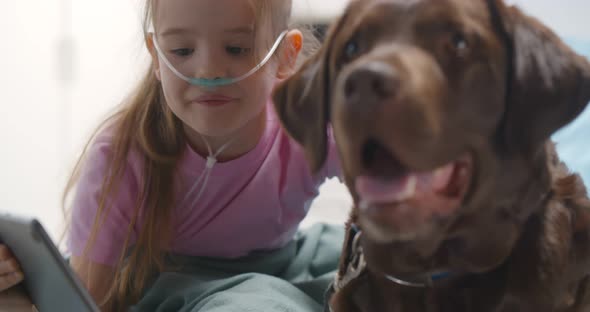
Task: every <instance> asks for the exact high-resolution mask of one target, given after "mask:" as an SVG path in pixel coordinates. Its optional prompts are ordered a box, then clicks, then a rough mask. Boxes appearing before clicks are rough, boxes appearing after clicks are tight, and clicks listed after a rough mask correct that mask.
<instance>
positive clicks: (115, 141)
mask: <svg viewBox="0 0 590 312" xmlns="http://www.w3.org/2000/svg"><path fill="white" fill-rule="evenodd" d="M156 2H157V1H156V0H146V5H145V10H144V21H143V29H144V35H145V36H146V37H145V38H146V39H147V36H148V30H149V28H150V26H151V25H152V24H153V16H154V8H155V6H156ZM291 2H292V1H291V0H250V3H251V4H252V8H253V10H254V12H255V13H256V23H257V25H255V26H256V29H257V30H261V29H270V30H271V32H272V35H273V36H268V37H274V38H276V36H278V34H279V33H280V32H281V31H283V30H285V29H287V28H288V27H289V25H288V20H289V19H290V16H291V6H292V3H291ZM304 37H310V38H306V39H305V40H306V41H305V42H304V46H306V45H307V47H306V49H307V50H308V52H311V51H312V50H314V49H315V47H316V46H317V41H314V40H313V36H304ZM310 39H312V40H310ZM268 40H269V42H270V41H274V39H272V38H269V39H268ZM269 44H270V43H269ZM302 54H304V55H305V54H307V53H305V52H304V53H302ZM122 104H123V105H122V106H121V108H120V109H119V110H118V111H117V112H116V113H114V114H113V115H112V116H110V117H109V118H107V119H106V120H105V121H104V122H103V123H102V124H101V125H100V126H99V127H98V128H97V130H95V132H94V134H93V135H92V137H91V139H90V140H89V141H88V143H87V144H86V147H85V148H84V151H83V153H82V156H81V157H80V158H79V159H78V162H77V163H76V166H75V167H74V170H73V171H72V174H71V176H70V178H69V180H68V182H67V185H66V187H65V190H64V193H63V197H62V204H63V206H64V211H66V210H67V209H66V206H67V205H66V202H67V201H66V199H67V198H68V197H69V195H70V193H71V192H72V191H73V189H74V187H75V186H76V184H77V182H78V181H79V177H80V171H81V168H82V167H83V166H84V160H85V158H86V155H87V150H88V147H89V146H90V145H92V142H93V140H94V138H95V137H96V136H97V134H98V133H99V132H100V131H101V130H103V129H104V128H105V127H106V126H108V127H109V129H110V130H111V131H112V132H113V137H112V142H111V143H112V151H113V152H112V154H111V155H109V159H108V165H107V168H109V169H108V172H106V173H105V176H104V179H103V182H102V189H101V193H100V197H99V205H98V211H97V213H96V217H95V220H94V224H93V226H92V231H91V235H90V238H89V240H88V242H87V243H86V247H85V250H84V255H85V256H87V255H88V253H89V250H90V249H91V248H92V246H93V245H94V243H95V240H96V236H97V233H98V230H99V228H100V226H101V224H102V222H104V220H105V218H106V216H107V215H108V213H109V209H110V208H111V207H110V205H107V203H108V202H109V200H108V199H109V198H112V196H114V195H115V192H116V191H117V189H118V186H119V185H118V184H119V183H120V180H121V177H122V175H123V172H124V169H125V166H126V164H127V158H128V155H129V153H130V151H131V150H134V151H137V152H138V154H139V155H141V157H142V158H143V162H144V167H143V172H142V185H141V186H140V192H139V194H138V197H137V198H136V200H135V206H134V207H133V208H134V210H133V211H134V213H133V218H132V220H131V223H130V224H129V228H128V232H127V237H126V239H125V243H124V247H123V248H124V250H123V252H122V255H121V257H120V258H119V260H118V262H117V264H116V273H115V278H114V281H113V285H112V287H110V292H109V293H108V294H107V295H106V298H104V301H103V302H102V303H101V305H104V304H107V303H110V304H113V306H111V307H110V308H114V309H115V310H122V309H125V308H126V307H128V306H129V305H131V304H133V303H135V302H137V301H138V300H139V299H140V296H141V293H142V291H143V290H144V288H145V287H146V286H147V283H148V282H149V281H150V278H151V277H152V276H153V274H154V273H158V272H161V271H162V269H163V268H164V261H163V254H164V252H165V250H166V249H165V248H166V246H169V244H168V243H169V239H170V238H171V224H170V223H171V211H172V207H173V206H174V204H175V196H174V185H175V183H174V182H175V181H174V172H175V169H176V167H177V164H178V161H179V159H180V157H181V154H182V152H183V151H184V148H185V146H186V142H185V137H184V132H183V126H182V122H181V121H180V120H179V119H178V118H177V117H176V116H175V115H174V114H173V113H172V112H171V110H170V109H169V108H168V105H166V102H165V99H164V95H163V91H162V87H161V84H160V82H159V81H158V79H156V76H155V74H154V65H153V64H151V65H150V66H149V68H147V70H146V72H145V74H144V76H143V79H142V80H141V81H140V82H139V84H138V85H137V87H136V88H135V90H133V92H131V94H130V96H129V97H128V98H127V100H126V101H124V103H122ZM141 209H144V211H145V219H144V220H145V221H144V223H143V226H142V228H141V229H140V233H138V236H137V242H136V243H135V246H134V247H133V248H130V246H129V239H130V236H131V233H132V231H133V229H134V228H135V225H136V223H137V219H138V215H139V212H140V210H141ZM69 221H70V222H69V223H71V220H69Z"/></svg>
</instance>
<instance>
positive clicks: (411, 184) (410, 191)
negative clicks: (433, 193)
mask: <svg viewBox="0 0 590 312" xmlns="http://www.w3.org/2000/svg"><path fill="white" fill-rule="evenodd" d="M417 186H418V177H417V176H415V175H411V176H409V177H408V181H407V182H406V187H405V188H404V190H403V191H401V192H400V193H399V194H397V196H396V200H398V201H402V200H406V199H408V198H412V197H414V195H416V187H417Z"/></svg>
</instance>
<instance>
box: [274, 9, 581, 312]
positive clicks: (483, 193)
mask: <svg viewBox="0 0 590 312" xmlns="http://www.w3.org/2000/svg"><path fill="white" fill-rule="evenodd" d="M274 100H275V103H276V108H277V112H278V113H279V115H280V117H281V119H282V121H283V123H284V127H285V128H286V129H287V131H288V132H289V133H290V134H291V135H292V137H293V138H294V139H296V140H297V141H298V142H300V143H301V144H302V145H303V146H304V147H305V150H306V153H307V157H308V158H309V161H310V163H311V164H312V167H313V168H314V169H315V170H317V169H318V168H319V167H320V166H321V165H322V164H323V162H324V160H325V157H326V144H327V143H326V142H327V126H328V124H329V123H331V125H332V128H333V133H334V136H335V139H336V142H337V145H338V149H339V153H340V158H341V161H342V167H343V174H344V179H345V182H346V184H347V186H348V188H349V190H350V192H351V194H352V197H353V199H354V202H355V207H354V209H353V212H352V216H351V221H350V223H349V235H348V237H347V242H346V245H345V248H344V253H343V257H342V262H341V263H342V265H341V268H340V275H339V276H338V278H337V281H336V283H335V286H334V290H335V294H334V295H333V296H332V298H331V300H330V305H331V308H332V310H333V311H335V312H341V311H401V312H404V311H411V312H414V311H429V312H434V311H448V312H460V311H477V312H485V311H590V289H589V288H588V287H590V285H588V283H589V277H588V276H589V273H590V231H589V223H590V222H589V217H588V216H589V215H590V214H589V213H588V211H589V209H590V201H589V200H588V198H587V196H586V190H585V188H584V186H583V184H582V181H581V179H580V178H579V177H578V176H577V175H572V174H570V173H569V172H568V169H567V168H566V167H565V165H564V164H562V163H561V162H560V161H559V160H558V158H557V155H556V152H555V150H554V147H553V144H552V143H551V142H550V140H549V137H550V135H551V134H552V133H553V132H555V131H556V130H557V129H558V128H560V127H562V126H563V125H565V124H567V123H569V122H570V121H572V120H573V119H574V118H575V117H576V116H577V115H578V114H579V113H580V112H581V111H582V110H583V109H584V107H585V106H586V104H587V102H588V101H589V100H590V65H589V63H588V61H587V60H586V59H585V58H583V57H581V56H579V55H577V54H576V53H574V52H573V51H572V50H571V49H570V48H568V47H567V46H566V45H565V44H564V43H563V42H562V41H561V40H560V39H559V38H558V37H557V36H556V35H555V34H554V33H553V32H551V31H550V30H549V29H547V28H546V27H545V26H543V25H542V24H541V23H539V22H538V21H537V20H535V19H533V18H531V17H529V16H526V15H525V14H523V13H522V12H521V11H520V10H519V9H518V8H515V7H508V6H506V5H505V4H504V3H503V2H502V1H500V0H389V1H387V0H364V1H354V2H352V3H351V4H350V5H349V7H348V8H347V10H346V12H345V14H344V15H343V16H342V17H341V18H340V20H339V21H338V22H337V23H335V25H334V27H332V30H331V32H330V34H329V35H328V38H327V39H326V42H325V44H324V46H323V48H322V49H321V51H319V53H318V54H317V55H316V56H315V57H314V58H312V59H311V60H309V61H308V62H307V63H306V64H305V65H304V66H303V67H302V69H301V70H300V71H299V72H298V73H297V74H295V75H294V76H293V77H292V78H291V79H289V80H288V81H286V82H285V83H283V84H282V85H281V86H280V87H279V88H278V89H277V90H276V93H275V96H274ZM357 226H358V229H359V230H358V231H357V230H356V229H357ZM361 233H362V234H361Z"/></svg>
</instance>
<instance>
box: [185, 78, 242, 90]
mask: <svg viewBox="0 0 590 312" xmlns="http://www.w3.org/2000/svg"><path fill="white" fill-rule="evenodd" d="M189 82H190V84H192V85H194V86H201V87H209V88H211V87H220V86H225V85H229V84H232V83H233V82H234V79H231V78H214V79H207V78H190V81H189Z"/></svg>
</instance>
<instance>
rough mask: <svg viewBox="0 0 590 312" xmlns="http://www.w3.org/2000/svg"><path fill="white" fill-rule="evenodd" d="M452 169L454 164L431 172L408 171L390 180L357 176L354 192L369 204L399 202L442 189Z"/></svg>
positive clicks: (449, 177) (447, 182)
mask: <svg viewBox="0 0 590 312" xmlns="http://www.w3.org/2000/svg"><path fill="white" fill-rule="evenodd" d="M453 169H454V165H453V164H449V165H446V166H443V167H441V168H439V169H437V170H435V171H432V172H425V173H409V174H406V175H404V176H402V177H399V178H395V179H390V180H384V179H379V178H374V177H368V176H359V177H357V178H356V181H355V184H356V185H355V187H356V192H357V194H358V195H359V196H360V198H361V199H362V201H364V202H366V203H369V204H379V203H393V202H401V201H405V200H409V199H412V198H414V197H417V196H419V195H423V194H425V193H434V192H437V191H440V190H442V189H444V188H445V187H446V186H447V185H448V184H449V180H450V179H451V176H452V174H453Z"/></svg>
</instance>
